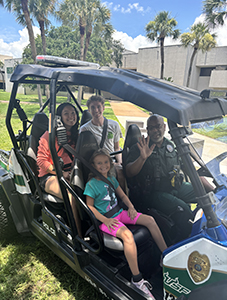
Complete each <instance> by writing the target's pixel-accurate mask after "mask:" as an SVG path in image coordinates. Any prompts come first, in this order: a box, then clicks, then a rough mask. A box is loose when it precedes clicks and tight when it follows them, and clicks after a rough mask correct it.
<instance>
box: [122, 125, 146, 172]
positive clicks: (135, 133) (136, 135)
mask: <svg viewBox="0 0 227 300" xmlns="http://www.w3.org/2000/svg"><path fill="white" fill-rule="evenodd" d="M141 137H142V135H141V131H140V129H139V127H138V126H137V125H136V124H131V125H130V126H129V127H128V130H127V133H126V137H125V143H124V148H123V151H122V164H123V169H124V171H125V167H126V161H127V156H128V153H129V150H130V148H131V147H132V146H133V145H135V144H136V143H137V142H138V141H139V139H140V138H141Z"/></svg>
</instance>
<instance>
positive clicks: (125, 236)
mask: <svg viewBox="0 0 227 300" xmlns="http://www.w3.org/2000/svg"><path fill="white" fill-rule="evenodd" d="M121 238H122V240H123V242H124V243H127V244H133V243H135V241H134V237H133V234H132V232H131V231H130V230H129V229H128V228H126V229H124V230H122V233H121Z"/></svg>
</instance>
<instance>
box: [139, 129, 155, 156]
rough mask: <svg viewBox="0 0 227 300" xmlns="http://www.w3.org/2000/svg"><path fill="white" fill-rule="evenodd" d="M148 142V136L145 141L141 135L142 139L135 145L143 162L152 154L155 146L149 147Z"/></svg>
mask: <svg viewBox="0 0 227 300" xmlns="http://www.w3.org/2000/svg"><path fill="white" fill-rule="evenodd" d="M149 141H150V137H149V136H148V137H147V139H145V137H144V135H143V136H142V138H141V139H140V140H139V142H138V143H137V145H138V148H139V150H140V156H141V158H142V159H144V160H146V159H147V158H148V157H149V156H150V155H151V153H152V152H153V150H154V148H155V146H156V144H153V145H151V147H149Z"/></svg>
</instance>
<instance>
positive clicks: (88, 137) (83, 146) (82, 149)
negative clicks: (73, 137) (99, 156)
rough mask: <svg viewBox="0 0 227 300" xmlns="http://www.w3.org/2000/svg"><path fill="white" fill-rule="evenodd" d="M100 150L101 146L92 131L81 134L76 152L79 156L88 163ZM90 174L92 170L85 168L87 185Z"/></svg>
mask: <svg viewBox="0 0 227 300" xmlns="http://www.w3.org/2000/svg"><path fill="white" fill-rule="evenodd" d="M98 149H99V146H98V143H97V141H96V138H95V136H94V135H93V134H92V133H91V132H90V131H83V132H81V133H80V134H79V137H78V140H77V144H76V152H77V153H78V154H79V155H81V156H82V157H83V158H84V159H85V160H86V161H87V162H89V161H90V158H91V156H92V155H93V153H94V152H95V151H96V150H98ZM89 173H90V169H88V168H87V167H85V166H84V167H83V177H84V182H85V183H86V182H87V178H88V174H89Z"/></svg>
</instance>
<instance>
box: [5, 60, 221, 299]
mask: <svg viewBox="0 0 227 300" xmlns="http://www.w3.org/2000/svg"><path fill="white" fill-rule="evenodd" d="M37 61H38V62H40V61H41V62H43V63H44V64H45V65H39V64H36V65H18V66H17V67H16V68H15V70H14V73H13V74H12V77H11V82H13V88H12V92H11V97H10V101H9V106H8V111H7V116H6V126H7V129H8V133H9V135H10V138H11V141H12V145H13V148H12V149H11V151H4V150H0V215H1V219H0V220H1V223H0V231H1V235H2V236H5V237H7V236H9V235H13V234H14V233H15V229H16V231H17V232H18V233H19V234H28V233H32V234H33V235H35V236H36V237H37V238H39V239H40V240H41V241H42V242H43V243H45V244H46V245H47V246H48V247H49V248H50V249H51V250H52V251H53V252H54V253H55V254H56V255H58V256H59V257H60V258H61V259H62V260H63V261H65V262H66V263H67V264H68V265H69V266H70V267H71V268H72V269H74V270H75V271H76V272H77V273H78V274H79V275H80V276H81V277H83V278H84V279H85V280H86V281H87V282H89V283H90V284H91V285H92V286H94V287H95V288H96V289H98V290H99V291H100V293H102V294H103V295H104V296H106V298H107V299H119V300H123V299H125V300H126V299H136V300H144V299H149V298H148V296H146V295H145V294H144V293H143V292H141V291H140V290H138V289H136V288H135V287H134V286H133V285H132V284H131V283H130V279H131V274H130V270H129V267H128V265H127V262H126V260H125V257H124V255H123V245H122V242H121V241H120V240H119V239H117V238H113V237H111V236H109V235H108V234H101V232H100V230H99V227H98V222H97V221H96V219H95V217H94V215H93V213H92V212H91V211H90V210H89V208H88V207H87V205H86V203H85V198H84V195H83V189H84V185H85V183H86V179H87V174H88V173H89V172H90V166H89V163H88V160H89V157H90V156H91V154H92V151H94V150H95V149H96V148H97V145H96V140H95V139H94V137H92V136H91V135H90V134H89V133H83V134H81V135H80V136H79V140H78V143H77V147H76V151H75V153H74V158H75V161H74V165H75V166H74V169H73V172H72V178H71V183H68V182H67V181H66V180H65V179H64V178H63V176H62V168H61V163H60V161H59V158H58V155H57V151H56V148H55V136H56V131H57V130H59V131H60V130H62V132H64V128H62V127H61V126H60V127H58V122H57V118H56V115H55V111H56V95H57V94H58V93H60V92H62V91H64V93H65V91H66V92H67V93H68V94H70V96H71V98H72V99H73V101H74V102H75V105H76V107H77V108H78V110H79V112H80V113H81V124H83V123H85V122H86V121H88V120H89V119H90V115H89V113H88V111H86V110H83V109H82V107H81V105H80V104H79V103H78V101H77V99H76V98H75V96H74V94H73V92H72V91H71V88H70V87H71V86H73V87H75V86H86V87H89V88H92V89H94V92H95V93H98V94H102V92H109V93H111V94H113V95H115V96H116V97H119V98H120V99H122V101H129V102H131V103H133V104H135V105H138V106H140V107H142V108H145V109H147V110H148V111H152V112H153V113H157V114H160V115H162V116H164V117H166V118H167V120H168V126H169V131H170V135H171V138H172V140H173V142H174V143H175V145H176V147H177V150H178V152H179V155H180V156H181V159H182V161H183V163H184V166H185V169H186V172H187V175H188V177H189V180H190V181H191V183H192V185H193V187H194V190H195V193H196V196H197V200H198V203H199V206H200V208H201V210H199V211H198V212H197V214H196V216H195V219H194V220H192V222H193V227H192V232H191V235H190V237H188V238H187V239H184V240H183V241H180V242H178V243H176V244H174V245H172V246H171V247H169V248H168V249H167V250H166V251H164V253H163V254H162V255H163V270H162V273H161V272H160V267H159V261H158V260H157V263H154V258H159V259H160V256H159V253H157V248H156V246H155V244H154V242H153V240H152V237H151V236H150V234H149V232H148V230H146V228H144V227H142V226H131V227H130V229H131V230H132V232H133V235H134V238H135V241H136V244H137V247H138V261H139V265H140V269H141V270H142V272H143V273H145V276H146V278H147V279H148V280H149V281H150V282H151V283H152V284H153V286H154V289H153V291H152V293H153V294H154V296H155V297H156V299H157V300H159V299H160V300H161V299H165V300H170V299H189V300H197V299H206V298H208V297H209V299H214V297H216V298H217V299H224V298H225V299H227V289H226V284H227V180H226V176H225V175H224V174H222V173H221V170H220V167H219V165H220V162H222V161H223V159H224V158H225V157H226V156H227V153H223V154H220V155H219V156H218V157H216V158H214V160H212V161H211V162H208V163H207V164H205V163H204V162H203V161H202V159H201V158H200V157H199V156H198V154H197V153H196V151H194V152H193V151H191V149H194V148H193V147H192V145H190V143H185V141H184V140H185V138H187V137H188V136H189V135H191V133H192V132H191V130H190V127H189V124H190V123H192V124H193V123H198V122H205V121H209V120H213V119H219V118H222V117H223V116H224V115H226V114H227V100H226V99H225V98H210V97H209V91H203V92H201V93H199V92H197V91H193V90H189V89H186V88H182V87H179V86H175V85H173V84H171V83H168V82H165V81H162V80H158V79H154V78H150V77H148V76H145V75H143V74H139V73H136V72H131V71H126V70H121V69H114V68H108V67H99V66H98V65H97V64H89V63H86V62H78V61H74V60H68V59H61V58H55V57H48V56H43V57H38V58H37ZM19 84H24V85H25V84H30V85H31V84H41V85H44V86H49V90H50V98H49V99H48V100H47V101H46V102H45V103H44V105H43V106H42V107H41V108H40V109H39V110H38V111H37V113H36V114H35V115H34V116H33V118H31V120H29V118H28V113H27V112H26V109H27V106H26V105H23V104H22V103H20V100H18V98H19V97H20V95H17V90H18V86H19ZM47 110H48V111H49V115H48V117H47V115H46V114H45V112H47ZM15 111H16V113H17V115H18V117H19V118H20V120H21V123H22V126H21V128H20V130H19V131H18V130H17V131H16V130H15V129H14V128H13V122H12V120H13V118H15ZM48 124H49V129H48ZM46 130H49V146H50V151H51V155H52V158H53V162H54V166H55V170H56V173H57V178H58V181H59V184H60V188H61V191H62V195H63V198H64V200H63V201H60V200H59V199H57V198H56V197H54V196H52V195H50V194H47V193H45V192H44V191H43V190H42V189H41V187H40V185H39V180H38V177H37V174H38V173H37V166H36V151H37V146H38V141H39V138H40V136H41V135H42V134H43V133H44V132H45V131H46ZM134 133H135V134H134ZM61 137H63V138H62V140H61V141H60V142H59V143H62V145H63V146H64V136H61ZM138 137H139V133H138V130H137V129H135V126H133V125H132V126H131V127H129V129H128V132H127V134H126V139H125V145H124V148H123V150H122V151H123V156H125V155H127V151H128V148H129V147H130V146H131V145H132V144H133V143H135V142H136V141H137V139H138ZM60 139H61V138H60ZM198 165H199V168H198ZM199 175H203V176H206V177H208V178H210V179H211V180H212V181H213V183H214V184H215V186H216V188H215V192H214V193H213V192H212V193H208V194H207V193H206V192H205V189H204V187H203V185H202V183H201V181H200V178H199ZM67 190H68V191H69V192H70V193H71V194H72V195H73V196H74V197H75V199H76V202H77V207H78V210H79V212H80V219H81V227H82V236H80V235H79V234H78V229H77V226H76V224H75V221H74V218H73V214H72V210H71V206H70V203H69V198H68V193H67ZM129 194H130V191H129ZM151 256H152V258H153V259H151ZM212 295H214V296H212Z"/></svg>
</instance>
